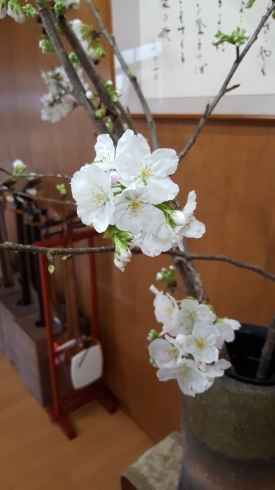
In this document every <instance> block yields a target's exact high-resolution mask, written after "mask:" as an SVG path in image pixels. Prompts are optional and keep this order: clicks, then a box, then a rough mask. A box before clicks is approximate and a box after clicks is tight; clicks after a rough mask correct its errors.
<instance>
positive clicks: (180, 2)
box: [112, 0, 275, 115]
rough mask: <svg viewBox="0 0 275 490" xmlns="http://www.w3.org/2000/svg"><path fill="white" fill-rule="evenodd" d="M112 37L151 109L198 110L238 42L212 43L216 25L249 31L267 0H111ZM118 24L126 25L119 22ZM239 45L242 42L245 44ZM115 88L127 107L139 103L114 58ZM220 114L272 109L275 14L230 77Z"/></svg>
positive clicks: (136, 108)
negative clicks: (250, 3)
mask: <svg viewBox="0 0 275 490" xmlns="http://www.w3.org/2000/svg"><path fill="white" fill-rule="evenodd" d="M112 5H113V26H114V34H115V37H116V40H117V43H118V45H119V47H120V49H121V50H122V52H123V54H124V56H125V57H126V61H127V63H128V64H129V66H130V69H131V70H132V71H133V72H134V73H135V74H136V75H137V77H138V79H139V81H140V84H141V87H142V90H143V93H144V95H145V97H146V98H147V99H148V100H149V104H150V106H151V109H152V111H153V112H155V113H201V112H203V110H204V108H205V105H206V104H207V102H208V101H209V100H211V98H213V97H214V96H215V95H216V94H217V92H218V91H219V88H220V87H221V85H222V83H223V81H224V80H225V78H226V75H227V74H228V72H229V70H230V67H231V66H232V63H233V62H234V59H235V57H236V48H235V46H231V45H228V44H222V45H219V46H213V44H212V42H213V40H214V34H215V32H216V31H217V30H221V31H222V32H225V33H230V32H232V31H233V30H234V29H235V28H236V27H237V26H240V27H243V28H245V29H246V30H247V31H248V32H249V33H250V34H252V33H253V31H254V30H255V28H256V26H257V25H258V23H259V22H260V19H261V17H262V15H263V14H264V13H265V11H266V9H267V7H268V6H269V5H270V1H269V0H261V1H259V0H258V1H256V2H255V4H254V6H253V8H251V9H246V8H245V1H244V0H230V1H229V0H194V1H193V2H191V1H190V0H150V1H148V0H112ZM122 24H123V25H122ZM240 49H243V48H242V47H241V48H240ZM115 67H116V82H117V88H119V89H121V90H122V91H123V92H124V93H125V90H126V95H124V99H126V100H124V101H125V102H126V103H127V105H128V106H129V107H130V109H131V110H132V112H141V108H140V107H139V105H138V102H137V100H136V98H135V95H134V94H133V92H132V89H130V86H129V83H128V81H127V79H126V76H125V75H124V74H123V72H122V70H121V68H120V66H119V64H118V63H116V64H115ZM234 84H240V87H239V88H237V89H236V90H234V91H233V92H231V93H229V94H228V95H226V97H225V98H224V99H223V101H222V102H221V104H220V105H219V106H218V110H217V111H216V112H217V113H218V112H220V113H231V114H234V113H235V114H270V115H273V114H274V107H275V104H274V103H275V20H273V19H270V20H268V22H267V23H266V25H265V26H264V28H263V29H262V31H261V33H260V35H259V37H258V40H257V42H256V43H255V44H254V45H253V46H252V48H251V50H250V52H249V53H248V55H247V56H246V58H245V59H244V61H243V63H242V64H241V66H240V67H239V69H238V71H237V72H236V74H235V75H234V77H233V79H232V85H234Z"/></svg>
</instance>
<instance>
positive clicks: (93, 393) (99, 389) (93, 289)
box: [34, 229, 116, 439]
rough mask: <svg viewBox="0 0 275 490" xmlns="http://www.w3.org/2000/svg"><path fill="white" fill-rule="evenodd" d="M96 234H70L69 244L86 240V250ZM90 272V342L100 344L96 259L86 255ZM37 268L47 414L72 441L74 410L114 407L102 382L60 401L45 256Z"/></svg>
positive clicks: (57, 240) (61, 240)
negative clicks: (49, 397)
mask: <svg viewBox="0 0 275 490" xmlns="http://www.w3.org/2000/svg"><path fill="white" fill-rule="evenodd" d="M96 235H97V233H96V232H95V231H94V230H93V229H85V230H82V231H79V232H73V234H72V241H73V242H74V243H76V242H79V241H81V240H84V239H87V240H88V245H89V247H93V246H94V236H96ZM67 243H68V237H67V236H62V237H52V238H49V239H45V240H42V241H39V242H36V243H34V245H37V246H40V247H66V245H67ZM88 260H89V269H90V294H91V308H92V311H91V322H92V334H93V338H95V339H97V340H99V317H98V305H97V286H96V269H95V258H94V255H93V254H89V256H88ZM39 268H40V276H41V288H42V296H43V308H44V314H45V327H46V332H47V349H48V358H49V366H50V378H51V387H52V399H53V401H52V404H51V405H50V406H48V407H46V411H47V413H48V414H49V416H50V420H51V422H54V423H57V424H58V425H59V427H60V429H61V430H62V431H63V432H64V434H65V435H66V436H67V437H68V439H73V438H75V437H76V435H77V433H76V430H75V428H74V426H73V424H72V422H71V421H70V418H69V414H70V413H71V412H73V411H74V410H76V409H78V408H80V407H81V406H83V405H85V404H86V403H88V402H90V401H92V400H95V399H97V400H98V401H99V402H100V403H101V404H102V405H103V407H104V408H105V409H106V410H107V411H108V412H109V413H110V414H113V413H114V412H116V405H115V403H114V402H113V400H112V399H111V398H110V397H109V395H108V394H107V392H106V389H105V387H104V384H103V379H102V378H100V379H99V380H97V381H95V382H94V383H92V384H90V385H89V386H87V387H86V388H83V389H81V390H75V392H74V393H73V394H72V395H70V396H67V397H66V398H62V397H61V395H60V387H59V382H58V372H57V365H56V362H55V360H56V355H57V354H56V351H55V350H54V338H53V331H52V313H51V305H50V295H49V272H48V261H47V258H46V256H45V255H44V254H39Z"/></svg>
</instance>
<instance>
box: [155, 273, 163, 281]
mask: <svg viewBox="0 0 275 490" xmlns="http://www.w3.org/2000/svg"><path fill="white" fill-rule="evenodd" d="M162 279H163V276H162V273H161V272H158V273H157V275H156V281H162Z"/></svg>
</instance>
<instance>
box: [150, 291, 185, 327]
mask: <svg viewBox="0 0 275 490" xmlns="http://www.w3.org/2000/svg"><path fill="white" fill-rule="evenodd" d="M150 291H152V292H153V293H154V294H155V295H156V297H155V299H154V303H153V304H154V308H155V317H156V319H157V321H158V322H160V323H162V324H163V332H162V333H165V332H169V329H170V328H171V325H172V323H173V318H174V316H175V314H176V313H177V311H178V305H177V302H176V300H175V298H173V296H171V295H170V294H163V291H159V290H158V289H157V288H156V287H155V286H153V285H152V286H151V287H150Z"/></svg>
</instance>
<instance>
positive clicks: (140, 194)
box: [113, 185, 165, 235]
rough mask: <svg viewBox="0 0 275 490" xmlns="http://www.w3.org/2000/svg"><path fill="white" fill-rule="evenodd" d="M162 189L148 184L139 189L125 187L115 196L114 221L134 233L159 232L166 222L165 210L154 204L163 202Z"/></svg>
mask: <svg viewBox="0 0 275 490" xmlns="http://www.w3.org/2000/svg"><path fill="white" fill-rule="evenodd" d="M160 191H161V189H160V188H159V187H158V186H154V185H148V186H146V187H138V188H137V189H131V188H128V189H125V190H124V191H123V192H122V193H121V194H118V195H117V196H116V197H115V215H114V222H113V224H115V225H116V226H117V227H118V228H119V229H120V230H123V231H129V232H130V233H132V234H133V235H137V234H138V233H140V232H142V231H145V232H146V233H157V232H158V230H159V229H160V227H161V226H162V225H164V224H165V217H164V214H163V212H162V211H161V210H160V209H158V208H156V207H155V206H154V204H159V203H160V202H162V198H163V196H161V192H160Z"/></svg>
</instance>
